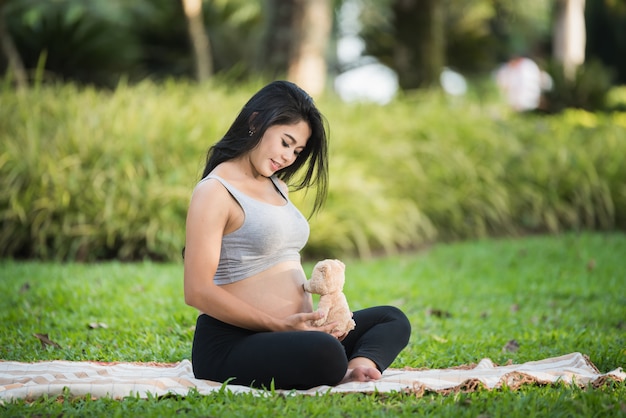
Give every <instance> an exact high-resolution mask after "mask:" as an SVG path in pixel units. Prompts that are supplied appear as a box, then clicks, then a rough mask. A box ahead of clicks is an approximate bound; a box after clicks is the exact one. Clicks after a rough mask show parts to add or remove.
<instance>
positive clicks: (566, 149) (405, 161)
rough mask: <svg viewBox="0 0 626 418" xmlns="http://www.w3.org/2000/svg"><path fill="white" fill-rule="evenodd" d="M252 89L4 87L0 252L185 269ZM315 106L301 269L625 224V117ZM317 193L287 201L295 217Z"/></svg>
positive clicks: (417, 105)
mask: <svg viewBox="0 0 626 418" xmlns="http://www.w3.org/2000/svg"><path fill="white" fill-rule="evenodd" d="M260 87H261V84H260V83H257V84H255V83H251V84H248V85H246V86H239V87H237V88H235V87H232V85H228V84H226V83H221V84H220V83H219V82H217V81H216V82H213V83H208V84H204V85H196V84H191V83H187V82H178V81H177V82H174V81H169V82H164V83H162V84H154V83H151V82H143V83H140V84H138V85H132V86H130V85H126V84H123V83H122V84H120V85H119V86H118V87H116V88H115V89H114V90H111V91H102V90H95V89H92V88H88V87H81V88H79V87H76V86H73V85H68V84H64V85H38V86H35V87H34V88H32V89H31V90H28V91H25V92H21V93H18V92H16V91H15V90H13V89H11V88H8V87H7V86H6V85H5V86H4V87H2V88H1V90H0V137H1V141H0V257H2V258H7V257H9V258H22V257H28V258H38V259H50V260H79V261H93V260H101V259H113V258H116V259H121V260H136V259H144V258H150V259H157V260H175V259H180V251H181V248H182V246H183V245H184V229H185V215H186V209H187V204H188V202H189V197H190V195H191V192H192V190H193V187H194V185H195V183H196V182H197V180H198V179H199V175H200V173H201V170H202V168H203V164H204V158H205V155H206V151H207V149H208V147H209V146H210V145H211V144H213V143H214V142H215V141H217V140H218V139H219V138H220V137H221V135H223V133H224V132H225V131H226V129H227V127H228V126H229V125H230V123H231V122H232V120H233V119H234V117H235V115H236V113H237V112H238V111H239V109H240V108H241V106H242V105H243V103H244V102H245V101H246V100H247V99H248V98H249V96H250V95H251V94H252V93H253V92H254V91H256V90H257V89H258V88H260ZM317 102H318V105H319V107H320V109H321V111H322V112H323V113H324V114H325V115H326V117H327V119H328V122H329V126H330V141H331V142H330V179H331V182H330V190H329V197H328V201H327V204H326V206H325V208H324V209H323V210H322V212H321V213H318V214H317V215H315V216H313V217H312V218H311V220H310V221H311V230H312V234H311V238H310V241H309V244H308V245H307V247H306V248H305V250H304V256H305V257H306V258H315V257H331V256H332V257H345V256H360V257H367V256H369V255H371V254H374V253H385V254H392V253H394V252H397V251H401V250H405V249H411V248H415V247H418V246H421V245H423V244H426V243H430V242H433V241H436V240H454V239H465V238H480V237H487V236H502V235H517V234H524V233H528V232H547V233H552V232H561V231H566V230H614V229H621V230H623V229H625V228H626V180H625V179H626V168H625V167H626V165H624V164H623V161H622V160H623V157H624V155H626V139H625V138H626V113H625V112H619V111H615V112H613V113H589V112H586V111H583V110H567V111H565V112H563V113H561V114H558V115H550V116H547V115H514V114H511V113H510V112H508V111H507V110H506V109H505V108H504V107H502V106H501V104H500V103H499V102H497V101H496V100H492V99H489V98H488V97H487V98H485V97H481V98H475V97H473V96H468V97H466V98H464V99H462V100H451V99H450V98H447V97H445V96H442V95H440V94H438V93H436V92H423V93H415V94H411V95H405V96H402V97H399V98H398V99H397V100H396V101H394V102H393V103H391V104H389V105H387V106H383V107H381V106H378V105H374V104H345V103H342V102H340V101H339V99H337V98H336V97H333V96H331V95H328V96H326V97H323V98H320V99H319V100H318V101H317ZM312 195H313V194H312V193H309V194H306V193H303V192H297V193H294V194H292V199H293V200H294V202H295V203H296V204H297V205H298V206H299V207H300V208H301V210H302V211H303V212H304V213H305V214H309V212H310V208H311V204H310V203H311V202H310V200H309V199H310V198H311V197H312Z"/></svg>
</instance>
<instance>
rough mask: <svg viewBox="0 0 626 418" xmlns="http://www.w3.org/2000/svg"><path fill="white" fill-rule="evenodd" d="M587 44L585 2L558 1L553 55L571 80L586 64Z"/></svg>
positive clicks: (574, 0)
mask: <svg viewBox="0 0 626 418" xmlns="http://www.w3.org/2000/svg"><path fill="white" fill-rule="evenodd" d="M585 43H586V31H585V0H557V2H556V20H555V23H554V32H553V50H552V54H553V57H554V59H555V60H556V61H558V62H560V63H561V64H562V65H563V70H564V71H565V76H566V77H567V78H568V79H570V80H571V79H573V78H574V77H575V75H576V69H577V68H578V66H579V65H581V64H583V63H584V62H585Z"/></svg>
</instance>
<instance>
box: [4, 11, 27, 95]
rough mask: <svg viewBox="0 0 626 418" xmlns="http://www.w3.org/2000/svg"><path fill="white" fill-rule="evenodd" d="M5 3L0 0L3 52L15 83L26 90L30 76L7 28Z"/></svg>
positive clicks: (20, 88) (19, 88)
mask: <svg viewBox="0 0 626 418" xmlns="http://www.w3.org/2000/svg"><path fill="white" fill-rule="evenodd" d="M4 4H5V0H0V40H1V43H2V52H3V53H4V55H5V56H6V58H7V61H8V63H9V69H10V70H11V72H12V73H13V76H14V77H15V84H16V85H17V88H18V90H24V89H26V88H27V87H28V76H27V74H26V70H25V69H24V64H23V63H22V58H21V57H20V54H19V52H18V51H17V48H16V47H15V43H14V42H13V37H12V36H11V33H9V28H7V25H6V22H5V20H4Z"/></svg>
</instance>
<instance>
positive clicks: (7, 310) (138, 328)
mask: <svg viewBox="0 0 626 418" xmlns="http://www.w3.org/2000/svg"><path fill="white" fill-rule="evenodd" d="M624 256H626V235H624V234H618V233H615V234H590V233H582V234H575V233H569V234H563V235H560V236H552V237H547V236H537V237H527V238H524V239H515V240H509V239H503V240H479V241H467V242H462V243H454V244H439V245H436V246H434V247H432V248H430V249H428V250H424V251H422V252H419V253H415V254H404V255H398V256H393V257H385V258H380V259H376V258H374V259H369V260H345V261H346V263H347V271H346V273H347V283H346V287H345V292H346V294H347V296H348V299H349V301H350V304H351V307H352V308H353V309H359V308H363V307H366V306H371V305H377V304H394V305H397V306H399V307H401V308H402V309H403V310H404V311H405V312H406V313H407V315H408V316H409V318H410V320H411V323H412V325H413V335H412V338H411V341H410V343H409V346H408V347H407V348H406V349H405V350H404V351H403V352H402V353H401V355H400V356H399V357H398V359H397V360H396V362H395V363H394V364H393V365H392V367H403V366H410V367H430V368H442V367H450V366H456V365H460V364H467V363H476V362H478V361H479V360H480V359H481V358H484V357H489V358H491V359H492V360H493V361H494V362H496V363H499V364H502V363H505V362H507V361H508V360H512V361H513V362H514V363H522V362H525V361H530V360H538V359H542V358H546V357H552V356H558V355H562V354H567V353H570V352H575V351H578V352H581V353H584V354H587V355H588V356H589V357H590V358H591V360H592V361H593V362H594V364H595V365H596V366H597V367H598V368H599V370H600V371H601V372H606V371H610V370H613V369H615V368H617V367H624V366H626V292H624V288H625V287H626V273H625V272H624V268H623V266H624V260H623V259H624ZM312 264H313V263H312V262H307V263H306V269H307V272H310V269H311V267H312ZM0 292H1V293H2V295H3V297H2V298H1V299H0V322H1V323H2V326H1V327H0V358H2V359H5V360H17V361H37V360H50V359H68V360H101V361H159V362H175V361H179V360H181V359H184V358H189V356H190V347H191V339H192V335H193V329H192V327H193V325H194V320H195V312H194V311H193V309H191V308H189V307H187V306H185V305H184V302H183V296H182V265H181V264H176V263H169V264H158V263H150V262H145V263H133V264H124V263H117V262H115V263H114V262H111V263H103V264H57V263H37V262H17V261H8V260H5V261H2V262H0ZM90 323H103V324H106V325H107V327H106V328H104V327H102V328H95V329H92V328H90V327H89V324H90ZM34 333H41V334H48V336H49V338H50V339H51V340H53V341H54V342H56V343H58V344H59V345H60V348H54V347H52V346H48V347H45V348H44V347H42V346H41V344H40V342H39V340H38V339H37V338H35V337H34V336H33V334H34ZM512 339H515V340H516V341H517V342H518V343H519V350H518V351H517V352H507V351H503V346H504V345H505V344H506V343H507V342H508V341H509V340H512ZM0 415H2V416H61V415H62V416H85V415H92V416H170V415H181V416H243V417H249V416H258V417H266V416H271V415H277V416H320V417H334V416H337V417H339V416H341V417H345V416H368V417H369V416H373V417H376V416H413V415H418V416H425V415H428V416H431V415H432V416H454V417H456V416H461V417H463V416H468V417H469V416H472V417H473V416H479V415H480V416H485V417H497V416H507V417H508V416H529V417H533V416H555V417H559V416H563V417H571V416H598V417H600V416H602V417H605V416H609V417H610V416H615V417H618V416H625V415H626V384H625V383H619V384H611V385H609V386H605V387H602V388H597V389H592V388H587V389H581V388H578V387H570V386H565V385H559V386H551V387H538V386H527V387H524V388H522V389H521V390H518V391H510V390H507V389H502V390H495V391H486V390H482V391H478V392H475V393H468V394H464V393H458V394H452V395H448V396H443V395H438V394H426V395H425V396H423V397H421V398H418V397H416V396H415V395H407V394H395V393H392V394H350V395H320V396H316V397H305V396H301V397H284V396H280V395H277V394H269V395H268V396H267V397H254V396H250V395H231V394H229V393H227V392H222V393H216V394H213V395H208V396H201V395H198V394H195V393H190V394H189V396H187V397H177V396H172V397H165V398H162V399H156V398H151V399H147V400H146V399H137V398H127V399H125V400H123V401H114V400H111V399H99V400H91V399H89V398H87V397H80V398H75V397H72V396H71V394H69V393H67V394H66V395H65V396H63V397H61V398H59V399H57V398H40V399H38V400H36V401H35V402H30V403H27V402H24V401H13V402H10V403H7V404H5V405H3V406H0Z"/></svg>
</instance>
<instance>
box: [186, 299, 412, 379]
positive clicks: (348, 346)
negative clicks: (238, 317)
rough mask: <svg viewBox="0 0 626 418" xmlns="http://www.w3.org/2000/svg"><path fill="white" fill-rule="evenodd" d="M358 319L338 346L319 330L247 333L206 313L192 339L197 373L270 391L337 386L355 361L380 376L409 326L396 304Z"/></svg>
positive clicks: (402, 343) (403, 341) (358, 313)
mask: <svg viewBox="0 0 626 418" xmlns="http://www.w3.org/2000/svg"><path fill="white" fill-rule="evenodd" d="M354 321H355V322H356V328H355V329H354V330H352V331H350V333H349V334H348V335H347V337H346V338H345V339H344V340H343V341H341V342H340V341H339V340H337V339H336V338H335V337H333V336H332V335H330V334H327V333H324V332H318V331H289V332H254V331H249V330H246V329H243V328H239V327H235V326H233V325H229V324H226V323H224V322H222V321H219V320H217V319H215V318H212V317H210V316H208V315H204V314H203V315H200V316H199V317H198V320H197V323H196V331H195V334H194V338H193V348H192V352H191V361H192V364H193V373H194V375H195V376H196V378H198V379H207V380H213V381H217V382H226V381H227V380H228V382H229V383H232V384H237V385H245V386H253V387H260V388H267V389H269V388H270V387H271V382H272V380H273V381H274V387H275V388H276V389H309V388H312V387H315V386H320V385H336V384H337V383H339V382H340V381H341V379H343V378H344V376H345V374H346V371H347V369H348V361H349V360H350V359H353V358H355V357H366V358H368V359H370V360H372V361H373V362H374V363H375V364H376V366H377V367H378V370H380V371H381V372H382V371H383V370H385V369H386V368H387V367H389V365H390V364H391V363H392V362H393V360H394V359H395V358H396V356H397V355H398V353H400V351H401V350H402V349H403V348H404V347H406V345H407V344H408V342H409V337H410V334H411V325H410V323H409V321H408V319H407V317H406V316H405V315H404V313H402V311H400V310H399V309H397V308H395V307H393V306H378V307H373V308H368V309H363V310H360V311H356V312H354ZM229 379H230V380H229Z"/></svg>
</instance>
